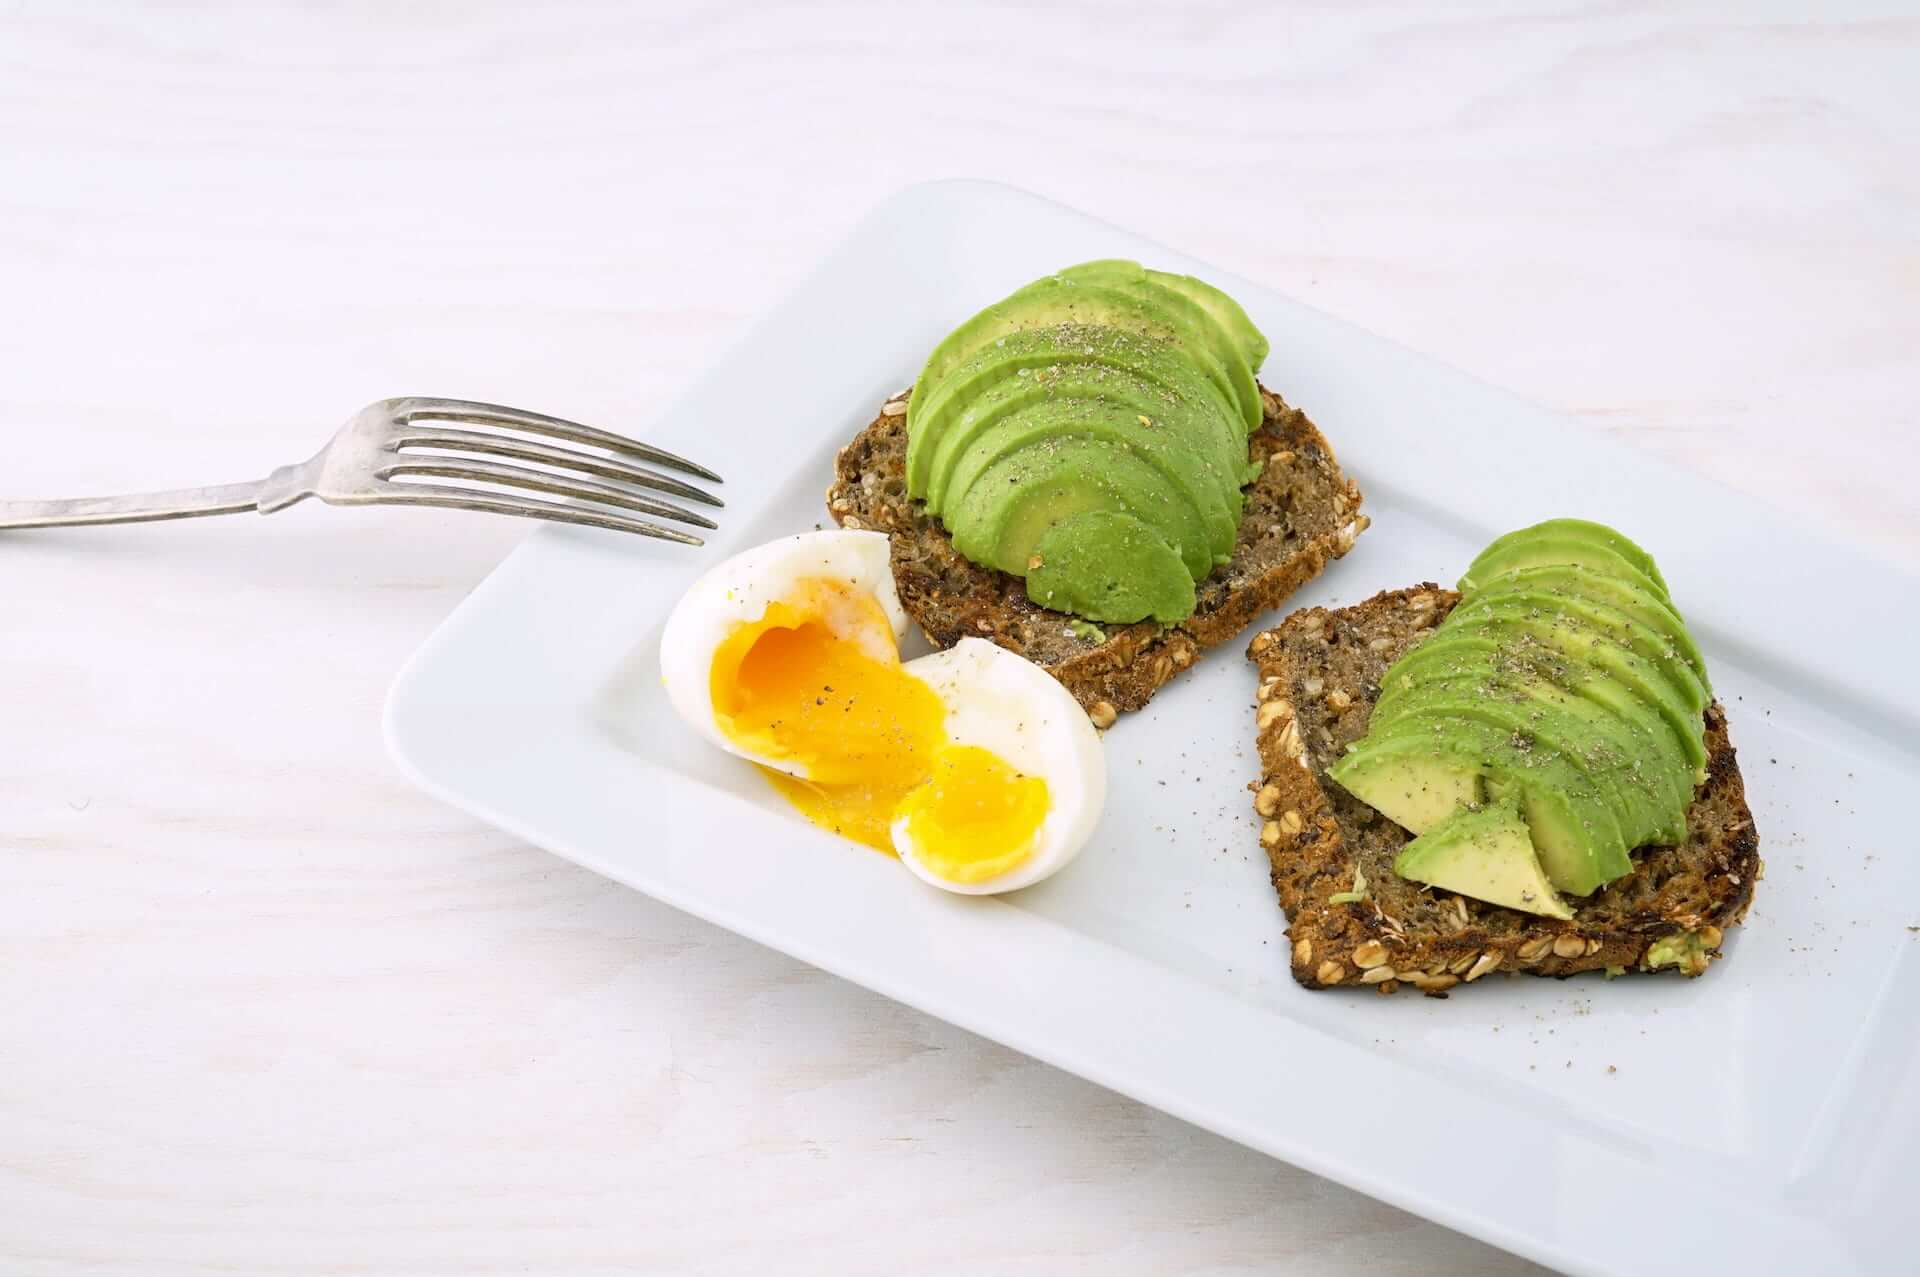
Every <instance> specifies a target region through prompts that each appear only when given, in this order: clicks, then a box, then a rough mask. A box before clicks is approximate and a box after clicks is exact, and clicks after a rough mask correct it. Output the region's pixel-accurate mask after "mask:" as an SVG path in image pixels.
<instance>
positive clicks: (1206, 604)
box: [827, 388, 1367, 727]
mask: <svg viewBox="0 0 1920 1277" xmlns="http://www.w3.org/2000/svg"><path fill="white" fill-rule="evenodd" d="M906 393H907V392H905V391H902V392H901V393H900V394H899V395H897V396H895V397H894V398H893V399H891V400H889V401H888V402H887V403H886V404H885V406H883V407H882V408H881V410H880V415H879V416H877V417H875V418H874V419H873V421H872V423H871V424H869V425H868V426H867V428H866V429H864V430H862V431H861V432H860V434H859V435H858V436H857V437H855V439H854V440H853V442H851V443H849V444H848V445H847V446H846V447H844V448H842V449H841V450H840V455H839V457H838V459H837V461H836V462H835V465H834V476H833V483H832V486H830V487H829V488H828V489H827V512H828V513H829V514H830V515H832V516H833V519H834V521H835V522H837V523H839V524H840V525H841V526H842V527H847V528H872V529H875V530H878V531H882V532H885V533H887V534H888V536H889V538H890V542H891V547H892V557H893V578H894V583H895V585H896V586H897V587H898V589H899V591H900V602H901V605H902V606H903V607H905V608H906V610H907V614H908V615H909V616H911V617H912V618H913V620H914V622H915V623H916V624H918V625H919V626H920V628H921V629H922V630H924V631H925V632H926V635H927V638H928V639H929V640H930V641H931V642H933V644H934V645H935V646H937V647H948V646H950V645H952V644H953V643H956V642H958V641H959V640H960V639H962V638H965V637H967V636H968V635H974V636H976V637H984V638H989V639H992V640H993V641H994V642H995V643H998V644H999V645H1000V646H1002V647H1005V648H1009V649H1011V650H1012V651H1015V652H1018V653H1019V654H1020V655H1022V656H1024V657H1026V658H1027V659H1028V660H1030V661H1033V662H1034V663H1036V664H1038V665H1040V666H1042V667H1043V668H1045V669H1046V670H1047V672H1048V673H1050V674H1052V675H1053V676H1054V677H1055V678H1057V679H1059V680H1060V682H1061V683H1063V684H1065V685H1066V688H1067V690H1068V691H1070V692H1072V693H1073V695H1074V698H1075V699H1077V700H1078V701H1079V702H1080V704H1081V705H1082V706H1083V707H1085V709H1086V711H1087V713H1088V715H1089V716H1091V717H1092V719H1093V722H1094V724H1095V725H1096V726H1099V727H1107V726H1110V725H1111V724H1112V723H1113V721H1114V717H1115V716H1116V715H1117V714H1119V713H1122V712H1124V711H1127V710H1134V709H1139V708H1140V707H1141V706H1143V705H1145V704H1146V703H1147V702H1148V701H1149V700H1151V699H1152V697H1153V694H1154V693H1155V692H1157V691H1158V690H1159V689H1160V688H1161V687H1163V686H1165V684H1166V683H1167V681H1168V680H1169V679H1171V678H1172V677H1173V676H1174V675H1175V674H1177V673H1178V672H1180V671H1181V670H1184V669H1186V668H1187V667H1188V666H1190V665H1192V664H1193V660H1194V657H1195V656H1196V655H1198V654H1199V653H1200V652H1202V651H1204V650H1206V649H1207V648H1210V647H1217V646H1218V645H1220V644H1222V643H1225V642H1227V641H1229V640H1230V639H1232V638H1233V637H1234V636H1235V635H1237V634H1239V633H1240V632H1241V631H1242V630H1244V629H1246V627H1247V626H1248V625H1250V624H1252V623H1253V621H1254V619H1255V618H1256V617H1258V616H1259V615H1260V614H1261V613H1263V612H1267V611H1270V610H1272V609H1273V608H1275V607H1278V606H1279V605H1280V603H1281V602H1282V601H1283V600H1285V599H1286V597H1287V596H1288V595H1290V594H1292V593H1293V592H1294V591H1295V590H1297V589H1299V588H1300V587H1301V586H1302V585H1304V584H1306V583H1307V582H1308V581H1311V580H1312V579H1313V578H1314V577H1316V576H1318V575H1320V573H1321V572H1322V571H1323V570H1324V569H1325V568H1326V566H1327V564H1328V563H1329V562H1330V561H1331V560H1333V559H1337V558H1339V557H1340V556H1342V555H1344V554H1345V553H1346V552H1347V551H1348V550H1351V549H1352V548H1353V542H1354V538H1355V537H1357V536H1358V535H1359V534H1360V533H1361V532H1362V531H1363V530H1364V529H1365V528H1366V526H1367V517H1366V516H1365V515H1363V514H1361V513H1360V512H1359V511H1360V489H1359V488H1357V487H1355V486H1354V483H1353V481H1352V480H1351V479H1348V478H1347V477H1346V476H1345V475H1344V474H1342V473H1341V471H1340V466H1339V463H1338V462H1337V461H1336V460H1335V459H1334V455H1333V447H1332V445H1330V444H1329V443H1328V442H1327V440H1326V438H1325V436H1323V435H1322V434H1321V433H1320V431H1319V430H1317V429H1315V427H1314V425H1313V423H1312V422H1311V421H1309V420H1307V416H1306V414H1305V413H1303V412H1301V411H1299V410H1298V409H1296V408H1291V407H1289V406H1287V404H1286V402H1285V401H1283V400H1282V399H1281V398H1280V396H1279V395H1276V394H1274V393H1273V392H1272V391H1270V390H1266V389H1264V388H1262V391H1261V396H1262V398H1263V400H1264V402H1265V408H1266V417H1265V420H1264V421H1263V422H1262V423H1261V425H1260V427H1259V428H1258V429H1257V430H1255V431H1254V432H1253V435H1252V436H1251V439H1250V441H1249V445H1248V446H1249V455H1250V457H1251V458H1252V460H1254V461H1257V462H1259V463H1260V465H1261V469H1260V473H1259V476H1258V477H1257V478H1255V479H1254V481H1253V482H1252V483H1251V484H1250V485H1249V486H1248V488H1247V501H1246V509H1245V512H1244V513H1243V514H1242V516H1241V519H1240V533H1239V537H1238V540H1237V541H1236V543H1235V545H1234V549H1233V557H1232V559H1231V560H1230V561H1229V562H1228V563H1227V564H1226V566H1225V567H1223V568H1220V569H1219V570H1217V571H1215V572H1214V573H1213V575H1212V576H1210V577H1208V578H1207V579H1206V580H1205V581H1202V582H1201V583H1200V585H1199V588H1198V595H1199V605H1198V607H1196V608H1195V610H1194V613H1193V615H1192V616H1190V617H1188V618H1187V619H1186V620H1185V621H1182V622H1181V623H1179V624H1178V625H1172V626H1162V625H1159V624H1156V623H1155V622H1152V621H1143V622H1140V623H1138V624H1135V625H1125V626H1109V627H1104V628H1103V627H1099V626H1092V625H1088V624H1086V623H1085V622H1080V621H1076V619H1075V618H1073V617H1071V616H1068V615H1066V614H1064V613H1061V612H1055V611H1052V610H1050V609H1048V608H1043V607H1041V606H1039V605H1038V604H1036V603H1034V602H1033V601H1032V600H1030V599H1028V598H1027V594H1026V589H1025V587H1024V585H1023V583H1022V582H1021V580H1020V578H1019V577H1016V576H1011V575H1008V574H1007V573H1005V572H999V571H996V570H994V569H993V568H986V567H981V566H980V565H979V564H976V563H973V562H971V561H969V560H967V559H965V558H963V557H962V556H961V555H960V553H959V551H957V550H955V549H954V548H953V542H952V540H951V539H950V538H949V537H948V536H947V533H946V529H944V528H942V527H941V526H940V523H939V520H937V519H935V518H934V517H933V516H932V515H930V514H928V513H927V510H926V507H925V506H924V505H923V504H922V503H921V502H919V501H916V500H913V499H911V498H910V497H908V495H907V480H906V458H907V428H906V421H907V418H906Z"/></svg>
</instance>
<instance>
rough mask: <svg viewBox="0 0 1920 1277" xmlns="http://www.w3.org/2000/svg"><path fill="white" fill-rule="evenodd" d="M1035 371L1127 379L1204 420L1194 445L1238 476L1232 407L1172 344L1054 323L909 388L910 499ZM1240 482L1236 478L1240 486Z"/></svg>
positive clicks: (1239, 453)
mask: <svg viewBox="0 0 1920 1277" xmlns="http://www.w3.org/2000/svg"><path fill="white" fill-rule="evenodd" d="M1040 370H1046V371H1049V372H1052V371H1056V370H1057V371H1058V372H1060V373H1066V372H1068V371H1069V370H1072V371H1075V372H1081V371H1084V373H1085V375H1087V376H1094V377H1097V376H1099V375H1100V374H1101V373H1103V372H1106V373H1109V374H1112V375H1116V376H1118V375H1130V376H1132V377H1133V378H1135V379H1137V380H1138V381H1139V382H1141V383H1143V384H1144V385H1146V386H1149V387H1152V388H1154V389H1155V391H1157V392H1158V393H1159V394H1161V395H1162V396H1163V397H1168V398H1171V399H1176V400H1178V401H1180V402H1181V403H1183V404H1186V405H1188V406H1189V407H1191V408H1193V409H1194V410H1195V411H1196V413H1197V414H1199V415H1202V416H1204V418H1205V420H1206V421H1207V422H1208V424H1209V426H1210V429H1208V430H1207V431H1205V432H1203V433H1202V434H1200V435H1198V436H1197V437H1196V440H1195V446H1196V447H1198V448H1201V449H1202V450H1203V451H1206V453H1207V455H1209V456H1212V455H1213V453H1212V449H1214V448H1215V447H1218V448H1219V449H1220V450H1221V456H1222V458H1224V460H1225V461H1226V462H1227V463H1228V464H1229V467H1230V468H1232V467H1233V466H1238V467H1240V468H1241V470H1242V471H1244V467H1245V462H1246V451H1247V444H1246V438H1245V434H1244V432H1243V431H1242V430H1241V429H1240V422H1239V410H1238V408H1237V407H1236V405H1235V404H1234V403H1233V402H1232V401H1231V400H1230V399H1228V398H1227V396H1226V394H1225V393H1224V392H1223V391H1222V390H1221V388H1220V387H1219V385H1218V384H1216V383H1215V382H1214V381H1213V380H1212V379H1211V378H1209V377H1208V376H1207V375H1206V374H1205V373H1203V372H1202V371H1201V370H1200V367H1199V365H1198V364H1196V363H1195V362H1194V361H1193V360H1192V359H1190V358H1189V357H1188V356H1187V355H1186V354H1185V352H1184V351H1183V350H1182V348H1181V347H1180V345H1179V344H1178V343H1177V342H1175V341H1173V340H1172V339H1170V338H1156V337H1153V336H1149V335H1147V334H1143V333H1139V332H1134V331H1131V330H1129V329H1124V328H1114V327H1110V326H1106V325H1099V324H1055V325H1050V326H1047V327H1044V328H1032V329H1026V330H1023V331H1020V332H1015V333H1012V334H1009V335H1008V336H1006V337H1002V338H998V339H996V340H994V341H992V342H989V343H987V344H986V345H985V346H983V347H981V348H980V349H978V350H976V351H975V352H974V353H973V354H971V355H969V356H968V357H967V358H966V360H964V361H963V362H962V363H961V364H959V365H958V366H956V367H955V368H953V369H952V370H951V372H950V373H948V374H947V375H946V376H944V377H942V378H941V380H940V381H939V383H938V384H937V385H932V386H929V385H928V384H927V383H926V381H925V380H924V376H923V379H922V381H920V382H916V383H915V385H914V388H913V397H912V398H911V399H910V400H909V401H908V404H907V492H908V494H909V495H911V496H915V497H921V498H927V497H929V496H930V494H931V492H932V489H933V485H934V482H935V475H936V474H937V473H939V472H940V471H941V470H943V469H944V468H945V467H946V466H948V465H950V464H951V460H952V458H953V457H954V456H955V455H957V453H958V452H959V451H960V450H962V449H964V446H965V442H966V439H967V438H968V437H970V436H971V434H972V432H973V430H974V428H975V427H976V426H977V425H978V423H979V421H980V420H981V413H982V412H987V411H991V410H992V403H991V402H989V403H987V404H983V401H988V400H990V397H992V396H995V395H996V394H1011V393H1015V392H1017V391H1018V390H1019V389H1020V388H1022V387H1023V386H1025V385H1026V383H1027V380H1028V378H1030V377H1031V376H1033V375H1034V373H1035V372H1037V371H1040ZM1023 374H1024V375H1023ZM1148 415H1150V416H1151V415H1153V414H1151V413H1150V414H1148ZM1245 480H1246V476H1245V474H1244V473H1242V474H1240V476H1239V482H1240V483H1244V482H1245ZM1236 486H1238V485H1236Z"/></svg>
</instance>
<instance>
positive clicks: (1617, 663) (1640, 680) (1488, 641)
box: [1375, 620, 1707, 785]
mask: <svg viewBox="0 0 1920 1277" xmlns="http://www.w3.org/2000/svg"><path fill="white" fill-rule="evenodd" d="M1494 668H1503V669H1506V670H1508V671H1511V672H1514V673H1516V674H1518V675H1519V676H1521V677H1525V678H1529V679H1538V680H1541V681H1543V682H1546V683H1548V684H1551V685H1552V686H1553V687H1555V688H1558V689H1560V690H1561V691H1563V692H1565V693H1567V694H1569V695H1572V696H1576V697H1579V698H1580V699H1582V700H1584V701H1587V702H1589V703H1591V704H1592V705H1594V706H1596V707H1598V708H1599V709H1600V710H1602V711H1604V712H1606V713H1608V714H1612V715H1614V716H1615V717H1618V718H1621V719H1625V720H1628V721H1629V722H1632V723H1634V724H1636V725H1637V726H1638V728H1639V729H1640V730H1641V731H1642V732H1644V733H1646V734H1648V735H1649V736H1651V737H1652V739H1651V740H1650V741H1649V748H1650V749H1652V750H1655V751H1657V752H1658V756H1660V757H1670V756H1671V754H1672V751H1674V750H1678V752H1679V757H1680V759H1681V760H1682V763H1683V766H1684V769H1685V772H1686V775H1687V777H1689V778H1690V782H1691V784H1692V785H1698V784H1699V782H1700V779H1701V778H1702V777H1703V775H1704V769H1705V766H1706V761H1707V753H1706V743H1705V739H1704V736H1703V735H1702V732H1703V730H1704V727H1703V723H1702V720H1701V719H1700V718H1699V717H1698V716H1696V715H1692V714H1690V713H1689V711H1688V709H1687V707H1686V703H1685V701H1684V700H1683V699H1681V698H1680V697H1679V696H1678V695H1677V694H1676V693H1675V692H1673V691H1672V689H1671V688H1670V687H1669V686H1668V685H1667V683H1666V680H1665V678H1664V676H1662V675H1661V674H1660V672H1659V671H1658V670H1656V669H1655V668H1654V667H1653V666H1651V665H1650V664H1647V663H1646V662H1644V661H1641V660H1640V658H1639V657H1638V656H1637V655H1635V654H1634V653H1632V652H1630V651H1626V650H1624V649H1621V650H1619V652H1618V655H1617V659H1613V660H1609V661H1606V662H1603V663H1599V664H1595V663H1592V662H1589V661H1586V660H1581V659H1575V658H1573V657H1570V656H1569V655H1568V654H1567V653H1566V651H1565V650H1564V649H1563V648H1562V647H1561V646H1560V645H1558V644H1556V643H1553V642H1550V641H1548V640H1547V639H1546V638H1543V637H1541V634H1540V631H1538V630H1537V629H1529V628H1525V627H1519V626H1513V625H1510V624H1507V623H1504V622H1500V621H1497V620H1495V621H1484V622H1481V623H1478V624H1475V623H1471V622H1468V623H1463V624H1457V625H1456V624H1447V625H1444V626H1442V627H1441V628H1440V630H1439V631H1437V632H1436V633H1435V634H1434V635H1433V637H1432V638H1429V639H1428V640H1427V641H1426V642H1424V643H1422V644H1420V645H1419V646H1418V647H1415V648H1414V649H1413V650H1411V651H1409V652H1408V653H1407V654H1406V655H1405V656H1402V657H1401V658H1400V659H1399V660H1398V661H1395V662H1394V663H1393V666H1392V668H1390V669H1389V670H1388V671H1387V673H1386V674H1385V675H1384V676H1383V677H1382V678H1381V682H1380V686H1381V699H1382V700H1385V699H1387V697H1388V696H1389V695H1390V694H1392V693H1394V692H1396V691H1399V690H1401V689H1403V688H1405V687H1407V686H1409V685H1411V684H1413V683H1417V682H1430V681H1437V680H1442V679H1448V678H1455V677H1458V676H1460V675H1462V674H1467V673H1473V672H1478V671H1486V670H1491V669H1494ZM1629 668H1630V669H1631V670H1635V671H1637V675H1635V674H1632V673H1628V672H1627V671H1628V669H1629ZM1638 687H1647V688H1650V689H1653V690H1654V691H1655V692H1656V693H1657V695H1654V696H1646V695H1642V694H1641V693H1640V692H1638V691H1636V690H1635V689H1636V688H1638ZM1375 712H1376V713H1378V706H1377V705H1376V709H1375ZM1689 725H1691V727H1692V730H1688V728H1689Z"/></svg>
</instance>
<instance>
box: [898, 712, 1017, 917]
mask: <svg viewBox="0 0 1920 1277" xmlns="http://www.w3.org/2000/svg"><path fill="white" fill-rule="evenodd" d="M898 814H899V815H904V816H905V817H906V818H907V836H908V838H909V840H910V841H911V842H912V844H913V856H914V859H915V860H917V861H919V862H920V864H921V866H922V867H923V868H925V869H926V870H927V871H928V872H930V873H931V874H933V876H934V877H936V878H940V879H943V880H945V881H947V882H957V883H963V884H966V885H969V886H971V885H972V884H974V883H980V882H985V881H987V880H988V879H989V878H997V877H999V876H1000V875H1001V874H1003V873H1005V872H1007V871H1008V870H1009V869H1012V868H1013V867H1014V866H1016V865H1018V864H1019V863H1020V862H1021V861H1023V860H1025V859H1026V858H1027V857H1028V856H1030V855H1032V854H1033V836H1034V835H1035V834H1036V833H1038V832H1039V830H1040V822H1042V821H1043V820H1045V819H1046V818H1047V782H1046V781H1044V780H1042V779H1041V778H1040V777H1038V776H1022V775H1021V774H1020V773H1019V772H1017V771H1015V770H1013V768H1011V767H1009V766H1007V765H1006V764H1005V763H1003V762H1001V761H1000V759H999V757H998V756H997V755H995V754H991V753H988V752H987V751H986V750H984V749H981V748H980V747H979V746H977V745H948V746H947V747H946V748H944V749H942V750H941V751H940V752H939V754H937V755H936V756H935V757H934V761H933V774H932V775H931V776H930V777H928V778H927V783H926V784H924V785H922V786H920V787H919V788H918V789H916V790H914V791H913V792H912V793H910V794H908V795H907V796H906V799H905V801H904V802H903V803H902V804H901V807H900V811H899V813H898Z"/></svg>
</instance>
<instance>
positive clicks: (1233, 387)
mask: <svg viewBox="0 0 1920 1277" xmlns="http://www.w3.org/2000/svg"><path fill="white" fill-rule="evenodd" d="M1054 289H1065V290H1068V291H1072V290H1080V291H1081V292H1082V293H1083V294H1084V295H1086V296H1088V297H1104V296H1107V295H1112V296H1116V297H1132V298H1137V299H1138V300H1139V301H1140V302H1142V303H1143V304H1145V305H1148V306H1151V307H1153V308H1154V309H1155V310H1157V311H1158V312H1160V313H1162V314H1165V315H1167V316H1170V317H1171V318H1172V320H1173V323H1174V325H1175V335H1176V337H1177V338H1178V340H1179V341H1180V343H1181V345H1182V346H1183V347H1185V348H1186V350H1187V352H1188V353H1189V354H1191V355H1192V356H1193V357H1194V358H1195V359H1196V360H1197V361H1198V362H1199V363H1200V365H1201V367H1203V368H1205V369H1206V370H1207V372H1208V375H1210V376H1211V377H1213V378H1214V379H1215V380H1216V381H1218V382H1219V383H1220V386H1221V388H1222V389H1223V390H1225V391H1227V393H1228V394H1229V395H1231V396H1232V398H1233V402H1234V403H1235V405H1237V406H1238V408H1239V409H1240V421H1241V424H1242V425H1243V426H1244V427H1245V428H1246V430H1247V431H1248V432H1249V433H1251V432H1252V431H1254V430H1256V429H1258V428H1259V425H1260V422H1261V420H1262V419H1263V418H1264V417H1265V416H1266V408H1265V406H1264V405H1263V404H1262V403H1261V400H1260V386H1259V383H1258V382H1256V381H1255V380H1254V377H1253V368H1252V366H1251V365H1249V364H1248V362H1247V358H1246V355H1245V353H1244V351H1243V348H1242V342H1243V337H1242V334H1240V333H1237V332H1233V331H1230V330H1229V329H1227V328H1226V327H1225V326H1224V325H1222V324H1221V323H1220V321H1219V320H1218V319H1217V318H1216V317H1215V316H1214V313H1213V312H1212V311H1210V310H1208V309H1207V308H1206V307H1204V306H1202V305H1201V304H1200V303H1199V302H1197V301H1195V300H1194V298H1193V297H1192V296H1191V295H1189V294H1188V293H1186V292H1183V291H1180V290H1178V289H1173V288H1168V287H1166V286H1164V285H1163V284H1161V283H1160V282H1159V281H1157V280H1155V279H1154V278H1153V277H1152V276H1151V275H1150V274H1149V273H1148V271H1147V269H1146V268H1145V267H1143V266H1141V265H1140V263H1138V262H1125V261H1117V260H1113V261H1101V262H1087V263H1084V264H1082V265H1080V266H1073V267H1069V268H1068V269H1066V270H1063V271H1061V272H1060V273H1059V274H1057V275H1053V276H1050V277H1048V278H1047V279H1043V280H1038V281H1036V282H1034V283H1032V284H1029V285H1027V287H1026V288H1024V289H1022V290H1021V291H1022V292H1034V293H1037V294H1039V295H1042V296H1044V295H1048V294H1050V293H1051V292H1052V291H1053V290H1054ZM1015 295H1016V296H1018V294H1015Z"/></svg>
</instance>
